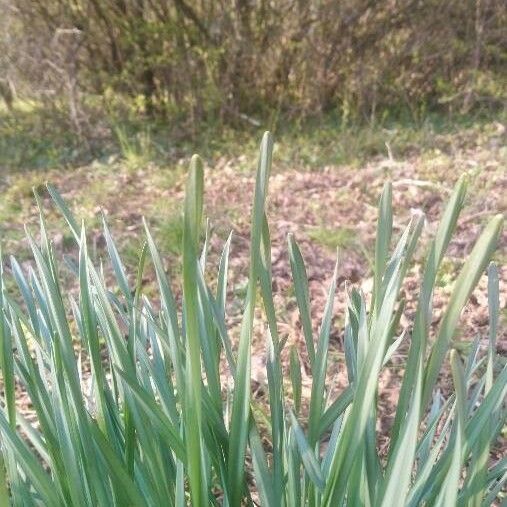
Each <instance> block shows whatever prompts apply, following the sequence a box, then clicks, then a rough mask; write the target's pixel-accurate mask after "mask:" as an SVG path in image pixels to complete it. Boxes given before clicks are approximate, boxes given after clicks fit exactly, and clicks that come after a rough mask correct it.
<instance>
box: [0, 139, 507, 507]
mask: <svg viewBox="0 0 507 507" xmlns="http://www.w3.org/2000/svg"><path fill="white" fill-rule="evenodd" d="M272 143H273V141H272V138H271V135H270V134H269V133H266V134H265V135H264V137H263V140H262V144H261V149H260V156H259V165H258V171H257V177H256V184H255V196H254V201H253V209H252V221H251V239H250V265H249V277H248V287H247V290H246V296H245V298H244V301H243V312H242V322H241V328H240V332H239V338H238V340H237V341H236V340H233V339H232V337H231V329H230V325H229V321H228V319H227V317H226V295H227V285H228V284H227V277H228V260H229V250H230V246H231V239H230V237H229V239H228V240H227V241H226V242H225V244H224V247H223V253H222V255H221V258H220V261H219V265H218V267H217V271H216V273H214V274H213V276H210V273H209V272H207V271H208V270H209V269H210V268H209V266H208V264H209V262H207V258H206V253H207V246H208V243H209V241H208V239H206V240H205V241H204V244H201V242H202V237H203V234H202V232H203V231H202V230H201V228H202V224H203V217H202V215H203V201H202V195H203V182H204V176H203V166H202V162H201V160H200V159H199V158H198V157H197V156H194V157H193V158H192V161H191V163H190V170H189V174H188V180H187V185H186V198H185V204H184V218H183V220H184V234H183V249H182V252H183V254H182V271H181V273H182V280H181V287H182V296H183V297H182V303H181V306H180V305H179V304H178V303H177V298H176V297H175V295H174V293H173V290H172V287H173V284H171V283H170V282H169V280H168V276H167V273H166V271H165V269H164V262H163V260H162V258H161V255H160V253H159V251H158V250H157V247H156V244H155V242H154V240H153V237H152V234H151V233H150V231H149V228H148V226H147V224H145V244H144V246H143V248H142V250H141V252H140V255H139V264H138V268H137V272H136V273H135V274H134V276H128V275H127V272H126V269H125V267H124V264H123V262H122V260H121V258H120V255H119V252H118V249H117V246H116V244H115V242H114V240H113V237H112V235H111V233H110V230H109V229H108V226H107V224H106V222H105V221H104V229H103V230H104V237H105V241H106V246H107V254H108V259H107V262H108V263H110V268H111V272H112V273H113V275H114V282H112V281H111V277H108V278H107V280H106V277H105V274H104V273H105V270H104V267H103V265H101V264H97V262H95V261H94V260H93V259H92V257H91V256H90V254H89V251H88V247H87V235H86V230H85V225H84V224H83V223H79V221H78V220H77V219H76V218H75V217H74V215H73V214H72V213H71V211H70V209H69V208H68V206H67V205H66V204H65V202H64V201H63V199H62V198H61V196H60V195H59V194H58V192H57V190H56V189H55V188H53V187H52V186H48V191H49V193H50V195H51V197H52V200H53V202H54V204H55V206H56V208H57V209H58V210H59V212H61V214H62V215H63V217H64V219H65V221H66V227H68V228H69V229H70V232H71V234H72V236H73V238H74V241H75V243H76V245H77V248H78V251H79V257H78V258H76V259H75V260H74V261H72V260H70V261H69V260H67V262H66V264H65V266H64V265H62V264H61V263H59V262H58V260H57V256H56V254H55V249H54V247H53V244H52V242H51V239H50V238H49V237H48V233H47V228H46V225H45V219H44V215H43V211H42V209H41V205H40V202H39V200H38V199H37V200H38V203H39V209H40V233H39V234H37V237H38V238H40V239H38V240H36V239H35V237H34V236H33V235H32V233H31V232H30V231H29V230H27V231H26V235H27V239H28V242H29V244H30V247H31V250H32V252H33V259H34V263H33V267H31V268H29V269H24V268H23V267H22V266H21V265H20V264H19V263H18V262H17V261H16V259H15V258H13V257H12V258H10V260H9V261H8V262H5V264H4V265H3V268H2V271H1V276H0V351H1V353H0V367H1V372H2V379H3V400H2V410H0V438H1V457H2V461H1V463H0V471H1V473H0V505H11V504H12V505H23V506H32V505H34V506H35V505H37V506H40V505H47V506H60V505H61V506H96V505H100V506H111V505H113V506H126V505H135V506H161V505H169V506H183V505H193V506H204V505H225V506H239V505H258V504H260V505H264V506H275V507H278V506H298V505H299V506H302V505H310V506H315V507H317V506H328V507H334V506H342V505H347V506H357V505H365V506H382V507H393V506H413V507H415V506H420V505H436V506H451V505H460V506H461V505H463V506H481V505H484V506H489V505H491V503H492V502H493V501H495V499H496V498H497V497H498V495H499V493H500V491H501V489H502V487H503V485H504V484H505V481H506V478H507V460H506V459H505V458H504V459H503V460H500V461H498V462H492V460H491V453H490V450H491V449H492V447H493V446H494V445H495V440H496V439H497V437H498V436H499V434H500V433H501V431H502V428H504V425H505V420H506V414H507V412H506V407H505V396H506V394H507V366H506V365H505V360H503V361H502V360H501V358H498V357H497V356H496V353H495V350H496V345H495V337H496V335H497V330H498V325H499V324H498V322H499V281H498V278H499V277H498V270H497V268H496V267H495V265H494V264H492V263H490V260H491V256H492V253H493V252H494V249H495V246H496V243H497V240H498V237H499V235H500V232H501V228H502V217H501V216H495V217H493V218H491V220H490V221H489V223H488V224H487V225H486V226H485V228H484V230H483V231H482V233H481V235H480V237H479V238H478V239H477V241H476V243H475V246H474V247H473V250H472V251H471V253H470V255H469V256H468V258H467V259H466V261H465V262H464V264H463V266H462V268H461V271H460V273H459V275H458V276H457V278H456V280H455V283H454V286H453V287H454V288H453V291H452V294H451V295H450V298H449V301H448V303H447V306H446V308H445V312H444V314H443V317H442V319H441V321H440V322H439V324H438V327H437V329H436V333H433V332H432V333H430V327H431V326H430V324H431V322H432V316H433V312H432V300H433V292H434V288H435V284H436V279H437V273H438V270H439V267H440V265H441V263H442V260H443V258H444V255H445V252H446V249H447V247H448V245H449V242H450V240H451V237H452V235H453V232H454V230H455V228H456V223H457V221H458V216H459V213H460V210H461V208H462V206H463V203H464V199H465V194H466V187H467V181H466V178H465V177H462V178H461V179H459V181H458V182H457V184H456V186H455V189H454V191H453V193H452V195H451V197H450V199H449V202H448V204H447V206H446V208H445V210H444V211H443V214H442V218H441V221H440V223H439V225H438V228H437V230H436V232H435V235H434V237H433V238H432V241H431V243H430V244H429V247H428V251H427V255H426V257H425V261H424V263H423V269H422V277H421V281H420V284H419V285H418V287H417V289H416V290H417V297H418V303H417V308H416V311H415V316H414V318H413V322H412V324H411V326H410V329H408V330H406V331H407V332H406V333H402V334H398V333H399V328H400V325H399V323H400V317H401V315H402V314H403V311H404V304H403V301H402V298H401V296H400V292H401V288H402V286H403V281H404V278H405V275H406V273H407V270H408V269H409V267H410V266H411V261H412V256H413V254H414V252H415V250H416V249H418V248H421V247H420V245H419V239H420V235H421V231H422V229H423V224H424V218H423V216H422V215H414V216H413V217H412V218H411V219H410V222H409V223H408V225H407V226H406V228H405V230H404V231H403V233H402V234H401V235H400V236H399V237H397V238H394V234H393V211H392V199H391V194H392V189H391V185H390V184H389V183H387V184H386V185H385V187H384V190H383V192H382V195H381V197H380V203H379V217H378V228H377V233H376V244H375V254H374V259H375V260H374V273H373V277H374V284H373V290H372V294H371V298H368V300H367V298H366V297H365V295H364V294H363V293H362V292H361V291H360V290H359V289H357V288H355V287H353V286H351V285H345V287H341V288H340V289H341V290H344V291H346V296H347V307H346V310H345V316H344V317H345V318H344V322H345V325H344V331H343V343H344V365H343V366H344V367H346V371H347V375H348V386H347V387H346V388H344V389H343V390H342V391H341V392H339V393H334V392H331V390H330V389H329V388H328V385H327V382H328V381H329V380H330V379H329V366H330V365H329V363H330V358H329V357H328V355H329V350H330V336H331V332H332V329H333V300H334V297H335V292H336V278H337V272H338V271H339V269H340V263H339V261H337V263H336V269H335V273H334V276H333V280H332V282H331V284H330V287H329V292H328V298H327V304H326V306H325V309H324V314H323V318H322V322H321V324H320V328H319V332H318V333H317V334H316V335H315V333H314V331H313V327H312V320H311V301H310V297H309V291H308V279H307V275H306V270H305V265H304V261H303V257H302V254H301V251H300V249H299V247H298V244H297V242H296V239H295V238H294V237H293V236H291V235H289V237H288V252H289V259H290V267H291V271H292V277H293V284H294V293H295V298H296V300H297V304H298V307H299V314H300V323H301V329H302V333H303V335H304V343H305V347H306V351H305V352H304V354H301V351H298V350H296V349H295V348H292V350H291V351H290V354H288V356H289V357H290V365H288V368H287V371H288V372H289V373H288V374H287V376H286V377H287V378H284V371H285V368H284V367H283V365H282V361H281V355H282V351H283V349H284V348H285V347H287V346H288V345H287V343H286V340H284V339H283V338H282V337H281V336H280V333H279V329H278V326H277V318H276V308H275V303H274V298H273V292H272V274H271V265H270V262H271V252H270V232H269V226H268V221H267V218H266V196H267V192H268V180H269V173H270V167H271V154H272ZM148 263H152V265H153V267H154V272H155V274H156V281H157V284H158V294H157V295H156V297H155V298H154V299H153V300H150V299H149V298H148V297H147V296H146V295H145V294H143V289H142V279H143V272H144V270H145V267H146V266H147V264H148ZM62 269H66V270H69V271H70V272H71V273H72V275H73V276H74V277H75V280H76V285H77V286H78V287H79V290H78V291H69V292H67V289H66V288H65V287H64V286H63V285H62V283H61V281H60V280H61V270H62ZM486 270H487V273H488V299H489V337H487V339H486V337H485V340H484V341H487V347H486V350H485V348H484V347H482V346H481V345H483V341H481V339H480V337H477V339H476V340H475V341H474V342H473V343H471V344H470V347H469V348H468V349H467V352H468V353H467V354H465V355H463V352H461V353H460V352H458V351H456V350H455V349H453V344H454V343H455V342H454V339H455V335H456V333H457V330H458V322H459V317H460V313H461V311H462V309H463V307H464V305H465V304H466V302H467V300H468V298H469V296H470V294H471V292H472V291H473V290H474V287H475V286H476V284H477V282H478V280H479V278H480V277H481V276H482V275H483V273H484V272H485V271H486ZM211 279H213V280H214V281H215V282H216V283H213V285H211V283H209V280H211ZM12 282H14V283H15V286H16V287H17V289H16V291H14V290H7V286H10V287H12V285H13V283H12ZM7 284H9V285H7ZM367 301H371V303H367ZM256 306H259V307H261V308H262V310H263V315H264V317H265V318H264V320H263V322H264V325H263V326H264V327H263V329H262V330H261V331H262V332H263V336H264V339H265V351H266V369H267V372H266V374H267V375H266V377H267V389H266V393H267V394H266V398H267V401H266V403H265V406H264V407H263V409H262V410H263V411H264V417H262V421H259V408H258V406H254V403H253V400H252V391H251V380H250V379H251V348H252V340H253V334H254V313H255V309H256ZM256 322H257V321H256ZM256 325H257V324H256ZM399 347H401V348H400V349H399V351H401V350H403V351H407V352H406V359H405V363H404V367H403V372H404V373H403V374H402V375H401V376H400V388H399V399H398V401H397V404H396V407H395V413H394V414H393V416H394V421H393V423H392V426H391V427H390V429H389V430H388V434H387V435H386V436H387V437H388V438H387V441H388V450H387V451H386V452H383V453H380V452H379V446H378V443H377V429H376V424H377V421H378V419H379V408H378V404H377V401H378V396H379V392H378V389H379V377H380V375H381V372H382V370H383V369H385V368H389V367H390V364H391V358H392V356H393V353H394V352H395V351H396V350H397V349H398V348H399ZM484 350H485V352H484ZM397 355H399V354H397ZM284 357H286V356H284ZM301 357H307V358H308V362H309V364H308V369H309V370H310V372H311V395H310V397H309V398H308V399H307V398H305V397H304V396H303V395H302V380H301V379H302V375H301ZM333 360H334V359H333ZM444 370H445V371H447V372H449V371H450V372H452V382H450V381H449V382H448V383H447V385H445V386H443V387H441V388H439V383H438V380H439V375H440V374H441V373H442V372H443V371H444ZM445 378H450V375H447V376H446V377H445ZM20 393H23V394H24V396H26V397H27V398H28V399H29V401H30V408H31V409H33V412H34V413H35V416H34V417H31V418H27V417H26V411H25V413H23V411H22V410H20V409H19V407H18V406H17V399H16V398H17V396H18V395H19V394H20ZM266 421H267V424H266ZM261 422H262V424H261Z"/></svg>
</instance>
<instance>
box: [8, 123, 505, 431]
mask: <svg viewBox="0 0 507 507" xmlns="http://www.w3.org/2000/svg"><path fill="white" fill-rule="evenodd" d="M326 136H327V137H326V138H325V140H324V141H321V142H320V144H319V146H318V147H316V148H314V147H311V141H308V140H307V141H304V140H302V139H298V142H299V143H300V148H298V146H289V147H287V146H284V144H283V142H284V140H283V139H282V140H281V142H280V143H279V144H276V145H275V150H274V163H273V174H272V178H271V181H270V191H269V196H270V197H269V213H268V215H269V222H270V227H271V235H272V245H273V251H272V263H273V277H274V292H275V294H276V300H275V303H276V304H277V311H278V321H279V326H280V332H281V335H282V336H287V337H288V343H292V344H295V345H296V346H297V348H298V349H299V350H300V351H302V349H303V347H300V346H299V345H302V344H303V343H304V342H303V339H302V334H301V332H300V326H299V317H298V312H297V308H296V304H295V297H294V294H293V289H292V284H291V280H290V268H289V262H288V256H287V234H288V233H289V232H292V233H293V234H294V235H295V237H296V239H297V241H298V242H299V244H300V247H301V249H302V252H303V255H304V258H305V261H306V266H307V271H308V276H309V280H310V301H311V306H312V318H313V322H314V327H315V328H316V329H317V328H318V326H319V322H320V318H321V316H322V312H323V308H324V302H325V298H326V291H327V287H328V285H329V282H330V277H331V275H332V271H333V265H334V259H335V251H336V249H337V248H338V249H339V250H340V254H339V255H340V267H339V282H340V283H339V286H338V292H337V297H336V304H335V322H334V328H333V341H332V346H331V350H330V359H329V360H330V364H331V373H332V374H333V375H332V376H331V377H330V379H331V378H334V380H333V382H334V383H335V386H336V388H337V389H339V388H340V386H341V385H342V384H343V382H344V380H345V378H346V377H345V373H344V361H343V354H342V351H343V347H342V343H341V337H342V334H341V332H342V331H341V330H342V325H343V309H344V301H345V290H344V287H345V282H346V281H348V282H350V283H352V284H357V285H359V286H360V287H361V288H362V289H363V290H364V291H365V293H367V294H368V292H369V291H370V290H371V286H372V278H371V269H370V266H371V263H372V255H373V252H374V235H375V226H376V218H377V211H376V205H377V201H378V197H379V195H380V192H381V189H382V186H383V184H384V182H385V181H386V180H388V179H390V180H392V181H393V199H394V209H395V219H394V233H395V235H399V233H400V231H401V230H402V228H403V227H404V226H405V225H406V224H407V223H408V220H409V218H410V215H411V213H413V212H414V211H415V210H421V211H422V212H423V213H424V214H425V216H426V219H427V221H426V226H425V230H424V233H423V238H422V241H421V246H420V248H419V249H418V250H417V252H416V255H415V263H414V266H413V269H412V270H411V271H410V272H409V274H408V277H407V283H406V285H405V298H406V300H407V306H406V310H405V312H404V315H403V317H402V320H401V327H403V328H409V327H410V324H411V320H412V317H413V314H414V309H415V302H416V300H417V297H418V280H419V279H420V275H421V261H422V260H423V259H424V256H425V251H426V245H427V243H428V238H429V237H431V235H432V234H433V232H434V231H435V228H436V225H437V223H438V219H439V217H440V215H441V212H442V209H443V206H444V204H445V202H446V199H447V196H448V195H449V193H450V191H451V190H452V187H453V184H454V183H455V181H456V180H457V179H458V177H459V176H460V175H461V174H462V173H467V174H468V177H469V193H468V197H467V200H466V206H465V209H464V210H463V211H462V214H461V216H460V220H459V225H458V230H457V233H456V235H455V236H454V238H453V240H452V242H451V245H450V248H449V250H448V255H447V258H446V260H445V261H444V263H443V269H442V271H441V273H440V274H439V277H438V284H437V290H436V293H435V303H434V320H433V323H432V327H433V329H435V328H437V327H438V323H439V320H440V318H441V316H442V314H443V311H444V309H445V302H446V299H447V298H448V296H449V294H450V292H451V290H452V286H453V282H454V280H455V278H456V274H457V272H458V270H459V268H460V266H461V265H462V262H463V260H464V258H465V257H466V255H467V254H468V253H469V252H470V251H471V249H472V247H473V244H474V241H475V240H476V238H477V237H478V235H479V233H480V231H481V229H482V228H483V226H484V225H485V224H486V222H487V220H488V218H490V217H491V216H493V215H494V214H497V213H504V214H505V212H506V211H507V174H506V172H505V167H506V163H507V147H506V140H507V135H506V131H505V127H504V126H503V125H502V124H501V123H499V122H494V121H491V122H486V123H482V124H480V125H474V126H471V127H466V128H465V127H464V128H461V129H458V130H456V131H454V132H450V133H449V132H448V133H441V134H439V133H433V134H431V135H430V136H429V137H427V138H425V140H424V143H421V145H419V146H418V145H413V146H408V147H407V146H405V148H404V149H403V151H401V150H400V152H397V151H396V149H395V148H393V146H395V143H390V142H387V143H386V147H385V151H384V153H376V154H374V155H373V156H363V157H361V158H354V159H350V158H340V157H337V158H336V157H335V159H333V157H329V156H320V155H319V150H320V152H322V153H326V154H329V153H333V143H335V142H336V143H337V145H338V146H342V147H343V141H340V133H339V132H335V134H334V137H333V134H332V132H327V134H326ZM386 136H387V137H389V136H388V135H387V134H386ZM351 142H352V140H351ZM327 143H328V144H327ZM236 148H237V155H236V156H232V155H231V156H224V155H220V153H219V152H216V153H214V155H212V156H210V157H207V158H206V159H205V165H206V173H205V206H206V208H205V212H206V215H207V216H208V217H209V219H210V224H211V228H212V230H213V232H214V234H213V235H212V239H211V241H210V254H209V257H208V264H209V265H210V266H212V265H214V264H216V263H217V260H218V256H219V253H220V250H221V247H222V245H223V242H224V241H225V239H226V237H227V235H228V234H229V232H230V231H231V230H232V232H233V236H232V248H231V261H230V269H231V275H230V283H229V306H228V312H229V320H230V324H231V327H232V328H235V327H237V324H238V322H239V315H240V309H241V304H240V303H241V298H242V296H243V295H244V289H245V286H246V275H247V263H248V243H249V242H248V236H249V212H250V207H251V201H252V194H253V185H254V174H255V167H256V150H255V148H254V147H253V143H247V144H246V145H241V144H237V146H236ZM230 151H232V150H228V152H230ZM188 155H190V153H189V154H188ZM333 160H334V161H333ZM188 161H189V157H183V158H181V159H180V160H176V161H174V160H171V161H168V162H167V163H165V164H164V163H161V162H160V161H157V163H154V162H152V161H150V160H146V159H144V158H143V157H138V156H131V157H127V156H125V154H124V156H123V157H122V156H120V157H112V158H110V159H109V160H107V161H100V162H98V161H97V162H94V163H91V164H89V165H85V166H81V167H73V168H55V169H50V170H48V169H43V170H42V169H32V170H30V171H19V170H11V171H7V172H6V173H5V177H4V178H3V181H2V180H0V188H1V192H2V198H1V200H0V235H1V237H2V243H3V252H4V255H5V260H6V259H7V255H9V254H14V255H16V256H17V257H18V259H20V260H21V261H22V264H23V265H27V264H29V263H30V262H31V261H30V255H29V252H28V249H27V244H26V242H25V240H24V239H23V238H24V232H23V224H27V226H28V228H29V229H30V230H33V231H36V228H37V220H38V219H37V209H36V207H35V202H34V199H33V198H32V187H34V188H35V189H36V191H37V192H38V193H39V194H40V195H41V197H42V202H43V206H44V209H45V211H46V213H47V217H48V223H49V226H50V230H51V231H52V232H53V237H54V243H55V246H56V248H57V250H58V251H60V253H62V254H65V255H70V256H71V257H72V256H74V257H75V256H76V250H75V247H74V245H73V242H72V239H71V235H70V233H62V232H61V231H62V230H63V227H62V220H61V218H59V217H58V215H57V214H56V212H55V210H54V208H53V207H52V206H51V203H50V198H49V196H48V194H47V191H46V190H45V186H44V183H45V182H46V181H49V182H51V183H52V184H53V185H55V186H56V187H57V188H58V189H59V191H60V192H61V194H62V195H63V197H64V198H65V199H66V200H67V202H68V203H69V205H70V207H71V208H72V209H73V210H74V212H75V213H76V215H77V216H78V217H80V218H83V219H84V220H85V223H86V224H87V231H88V237H89V242H90V245H91V247H92V248H91V251H92V252H93V253H94V255H95V257H96V258H97V259H98V258H100V257H101V256H102V254H103V252H104V239H103V236H102V234H101V226H100V220H101V213H104V215H105V216H106V218H107V221H108V223H109V225H110V227H111V229H112V232H113V235H114V237H115V239H116V240H117V242H118V244H119V247H120V251H121V252H122V254H123V256H124V259H125V263H126V264H127V267H128V268H130V270H131V273H133V272H134V267H135V265H136V262H137V256H138V252H139V248H140V245H141V241H142V238H143V224H142V217H146V220H147V222H148V223H149V224H150V226H151V227H152V229H153V231H154V233H155V237H156V239H157V240H158V243H159V246H160V249H161V251H162V252H163V253H164V257H165V259H166V262H167V269H168V272H171V273H172V274H173V275H178V272H179V269H180V268H179V260H180V259H179V256H180V253H181V250H180V243H181V236H182V226H181V214H180V211H181V207H182V200H183V192H184V181H185V168H186V167H187V165H188ZM345 161H346V162H347V163H344V162H345ZM506 246H507V232H505V230H504V232H503V235H502V236H501V239H500V243H499V246H498V250H497V252H496V254H495V261H497V263H498V265H499V268H500V274H501V276H500V291H501V295H500V297H501V309H502V310H501V312H502V313H501V323H500V336H498V352H499V353H500V354H501V355H503V356H504V357H505V353H506V352H507V329H506V325H505V324H506V319H507V310H506V300H507V263H506V260H507V251H506ZM6 264H7V266H8V264H9V263H8V261H7V262H6ZM150 269H151V268H150ZM150 269H148V270H147V271H146V273H145V279H144V280H143V283H144V291H145V293H146V294H148V295H150V293H151V291H152V289H153V280H154V275H153V272H152V271H151V270H150ZM210 271H213V269H211V270H210ZM173 279H174V280H175V283H174V288H175V291H176V293H177V294H179V292H180V287H179V286H178V282H177V280H178V276H174V277H173ZM258 317H259V321H260V320H261V315H260V313H259V315H258ZM487 324H488V314H487V299H486V277H485V276H484V277H483V278H482V279H481V281H480V283H479V287H478V288H477V289H476V291H475V292H474V294H473V296H472V298H471V300H470V302H469V304H468V305H467V307H466V309H465V311H464V314H463V316H462V319H461V327H460V329H459V333H458V334H457V336H456V337H455V339H456V340H457V342H465V343H466V342H470V341H471V340H472V339H473V338H474V337H475V336H477V334H480V335H481V336H484V337H486V333H487ZM258 327H259V330H260V331H261V330H262V326H261V325H260V326H258ZM485 339H486V338H485ZM400 350H401V352H400V354H401V356H402V355H403V353H404V352H403V351H404V350H406V349H403V348H401V349H400ZM301 356H302V359H303V361H304V359H305V357H304V353H303V352H301ZM264 357H265V344H264V339H263V337H262V333H261V332H259V334H258V336H257V337H256V340H255V341H254V343H253V353H252V358H253V376H254V379H255V382H256V385H258V386H259V387H260V388H262V385H263V384H264V382H265V377H264V372H265V370H264ZM284 359H285V362H286V363H287V362H288V361H287V357H286V356H285V358H284ZM402 364H403V360H402V357H395V358H394V359H393V366H392V368H389V369H386V371H385V373H384V375H383V377H382V380H381V394H382V396H381V404H382V405H383V407H384V409H385V414H386V416H385V418H384V420H383V421H384V423H385V424H388V423H389V419H390V412H391V411H390V407H392V406H393V403H394V402H395V400H396V395H397V390H398V386H399V379H400V376H399V374H400V373H401V371H402V370H401V368H402ZM285 366H287V364H285ZM334 374H336V375H334ZM445 381H446V379H444V383H445ZM303 384H304V386H305V387H306V388H307V389H309V386H310V380H309V379H308V378H307V377H306V376H305V375H303ZM379 429H380V430H381V429H382V428H379Z"/></svg>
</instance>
